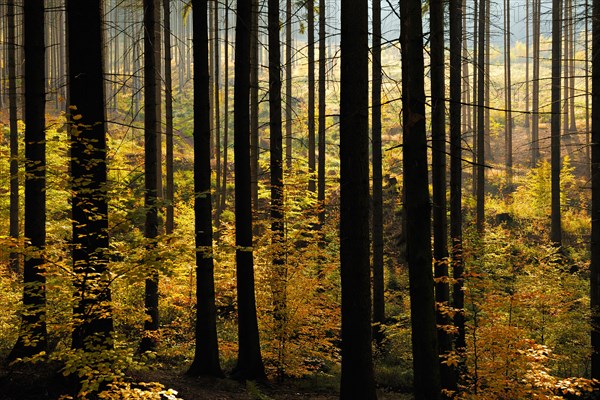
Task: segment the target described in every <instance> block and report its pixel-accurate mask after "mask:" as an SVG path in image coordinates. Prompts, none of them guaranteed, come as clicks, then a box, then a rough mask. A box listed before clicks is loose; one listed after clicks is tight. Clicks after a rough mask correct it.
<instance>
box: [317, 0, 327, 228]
mask: <svg viewBox="0 0 600 400" xmlns="http://www.w3.org/2000/svg"><path fill="white" fill-rule="evenodd" d="M325 7H326V6H325V0H319V170H318V190H317V200H318V202H319V225H320V226H323V225H324V224H325V166H326V165H325V130H326V127H325V113H326V104H325V94H326V93H325V90H326V89H325V80H326V79H327V77H326V76H325V62H326V58H327V55H326V54H325V33H326V32H325Z"/></svg>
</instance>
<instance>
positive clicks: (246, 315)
mask: <svg viewBox="0 0 600 400" xmlns="http://www.w3.org/2000/svg"><path fill="white" fill-rule="evenodd" d="M252 1H255V0H238V2H237V21H236V26H235V84H234V95H233V99H234V112H233V116H234V117H233V124H234V148H233V149H234V159H235V166H234V169H235V170H234V174H235V228H236V229H235V238H236V246H237V249H236V253H235V255H236V272H237V304H238V340H239V347H238V360H237V365H236V366H235V368H234V370H233V372H232V375H233V376H234V377H236V378H240V379H252V380H256V379H258V380H264V379H265V378H266V376H265V369H264V365H263V362H262V356H261V353H260V340H259V335H258V321H257V318H256V300H255V296H254V262H253V256H252V198H251V192H250V186H251V181H250V180H251V176H250V115H249V109H250V104H249V101H248V99H249V96H250V41H251V40H254V39H253V38H251V35H250V26H251V24H250V22H251V18H252Z"/></svg>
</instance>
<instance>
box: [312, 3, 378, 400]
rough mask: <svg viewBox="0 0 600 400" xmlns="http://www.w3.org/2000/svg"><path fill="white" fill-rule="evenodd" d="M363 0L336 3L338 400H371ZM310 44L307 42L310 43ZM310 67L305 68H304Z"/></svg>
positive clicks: (366, 42)
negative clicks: (338, 15) (338, 11)
mask: <svg viewBox="0 0 600 400" xmlns="http://www.w3.org/2000/svg"><path fill="white" fill-rule="evenodd" d="M367 16H368V5H367V1H366V0H343V1H342V3H341V70H340V71H341V75H340V83H341V87H340V90H341V93H340V263H341V280H342V378H341V387H340V399H343V400H345V399H364V400H371V399H376V398H377V395H376V394H375V381H374V378H373V360H372V350H371V330H372V328H371V282H370V260H369V255H370V254H369V131H368V129H369V127H368V124H369V119H368V118H369V110H368V106H369V104H368V103H369V100H368V99H369V97H368V93H369V69H368V62H369V60H368V57H369V53H368V52H369V44H368V33H369V30H368V23H367ZM309 40H310V39H309ZM309 68H310V67H309Z"/></svg>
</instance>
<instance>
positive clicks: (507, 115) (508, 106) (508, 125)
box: [504, 0, 513, 188]
mask: <svg viewBox="0 0 600 400" xmlns="http://www.w3.org/2000/svg"><path fill="white" fill-rule="evenodd" d="M511 11H512V10H511V8H510V0H506V5H505V7H504V18H505V19H504V27H505V29H504V31H505V36H504V74H505V75H504V76H505V85H504V92H505V96H506V97H505V102H504V108H505V112H504V120H505V123H504V133H505V151H506V179H507V183H508V186H509V188H510V187H511V186H512V167H513V157H512V152H513V150H512V128H513V120H512V85H511V70H510V13H511Z"/></svg>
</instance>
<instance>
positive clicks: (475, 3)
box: [471, 0, 482, 197]
mask: <svg viewBox="0 0 600 400" xmlns="http://www.w3.org/2000/svg"><path fill="white" fill-rule="evenodd" d="M481 1H482V0H473V131H472V135H473V136H472V146H471V148H472V150H473V165H472V166H471V168H472V175H473V179H472V185H471V190H472V192H471V193H472V194H473V197H475V196H476V195H477V132H478V130H477V129H478V113H479V102H478V101H477V100H476V99H478V95H477V93H478V91H477V84H478V83H479V84H480V83H481V81H479V82H478V81H477V79H478V76H479V68H480V66H479V61H478V54H477V52H478V51H479V46H478V43H477V41H478V40H479V34H478V30H479V29H478V28H479V26H478V20H479V15H478V13H477V11H478V10H479V6H480V5H481Z"/></svg>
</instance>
